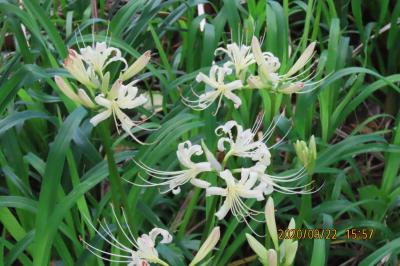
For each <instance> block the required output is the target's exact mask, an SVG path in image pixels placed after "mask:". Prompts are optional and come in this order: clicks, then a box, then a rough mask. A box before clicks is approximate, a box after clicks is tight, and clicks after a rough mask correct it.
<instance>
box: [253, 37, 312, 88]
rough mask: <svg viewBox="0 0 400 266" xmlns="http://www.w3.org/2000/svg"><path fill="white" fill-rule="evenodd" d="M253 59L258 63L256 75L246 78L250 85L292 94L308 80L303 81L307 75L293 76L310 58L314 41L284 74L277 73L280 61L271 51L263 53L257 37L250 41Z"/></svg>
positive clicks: (306, 83)
mask: <svg viewBox="0 0 400 266" xmlns="http://www.w3.org/2000/svg"><path fill="white" fill-rule="evenodd" d="M251 47H252V51H253V55H254V59H255V61H256V62H257V65H258V76H254V75H252V76H250V77H249V78H248V80H247V82H248V84H249V85H250V87H253V88H257V89H271V90H272V91H275V92H280V93H285V94H292V93H297V92H299V91H301V90H302V89H303V88H304V87H305V86H306V85H311V83H309V82H304V80H306V79H307V78H308V77H306V78H304V79H302V80H300V79H299V77H300V76H301V75H302V74H304V73H300V74H299V75H298V76H293V75H294V74H296V73H297V72H298V71H299V70H301V69H302V68H303V67H304V66H305V65H306V64H307V63H308V62H309V61H310V60H311V58H312V56H313V54H314V49H315V42H313V43H311V44H310V45H309V46H308V47H307V48H306V49H305V51H304V52H303V54H302V55H301V56H300V57H299V59H298V60H297V61H296V63H295V64H294V65H293V66H292V67H291V68H290V69H289V71H288V72H287V73H286V74H284V75H279V74H278V73H277V71H278V69H279V68H280V62H279V59H278V58H277V57H275V56H274V55H273V54H272V53H263V52H262V51H261V46H260V42H259V41H258V39H257V37H253V39H252V43H251Z"/></svg>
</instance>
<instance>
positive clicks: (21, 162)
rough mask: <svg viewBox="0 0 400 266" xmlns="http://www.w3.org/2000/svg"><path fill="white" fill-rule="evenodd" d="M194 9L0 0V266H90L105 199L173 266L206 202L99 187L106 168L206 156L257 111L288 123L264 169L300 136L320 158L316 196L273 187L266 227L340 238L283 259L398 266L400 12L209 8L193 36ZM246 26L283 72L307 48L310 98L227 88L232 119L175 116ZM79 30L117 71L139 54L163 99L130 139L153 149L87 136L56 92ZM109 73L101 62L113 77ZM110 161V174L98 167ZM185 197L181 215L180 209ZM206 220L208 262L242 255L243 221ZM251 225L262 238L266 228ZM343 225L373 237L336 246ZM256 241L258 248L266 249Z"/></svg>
mask: <svg viewBox="0 0 400 266" xmlns="http://www.w3.org/2000/svg"><path fill="white" fill-rule="evenodd" d="M204 2H205V1H195V0H193V1H157V0H149V1H144V0H143V1H141V0H137V1H128V2H127V3H126V4H124V5H122V7H119V6H120V5H119V4H121V3H122V1H114V2H113V4H109V3H108V1H104V0H99V1H97V4H98V16H97V17H96V18H93V16H92V12H91V10H92V9H91V3H90V1H66V0H60V1H51V0H46V1H39V0H24V1H21V3H20V4H18V3H17V1H12V0H10V1H6V0H0V17H1V22H0V47H2V48H1V54H2V56H1V58H0V59H1V61H0V114H1V120H0V143H1V146H0V165H1V179H0V195H1V196H0V222H1V224H2V227H1V228H0V233H1V236H0V265H32V264H33V265H37V266H40V265H49V263H50V261H52V262H57V263H60V264H62V265H102V264H103V262H101V261H100V260H97V259H96V258H95V257H94V256H93V255H92V254H90V253H89V252H88V251H87V250H85V249H84V247H83V245H82V243H81V242H80V241H79V236H86V238H87V239H91V240H90V241H91V243H96V245H98V246H101V245H102V243H101V241H100V240H101V239H100V238H98V237H97V238H96V237H95V234H94V232H93V229H91V228H90V227H89V226H88V222H89V221H90V222H93V223H94V224H96V219H98V218H102V217H111V213H110V208H109V203H110V201H111V199H112V197H116V198H117V200H121V201H122V202H124V203H125V204H126V205H127V206H125V208H126V209H127V211H128V212H129V213H130V216H131V217H130V218H131V219H130V223H132V224H130V226H131V227H132V228H133V230H135V231H136V232H148V231H149V230H150V229H151V228H153V227H154V226H158V227H162V228H168V229H169V230H170V232H172V233H173V234H174V236H175V239H174V242H173V244H172V245H169V246H162V247H161V248H160V250H159V252H160V254H161V256H163V257H164V258H165V260H166V261H168V262H169V263H170V264H171V265H177V266H179V265H185V261H186V262H187V261H190V259H191V258H192V257H193V255H192V254H193V250H196V249H197V248H198V246H199V244H200V241H199V240H200V239H202V240H204V239H205V238H206V237H207V235H208V233H209V232H210V230H211V229H212V227H213V226H214V225H215V224H216V220H215V216H214V213H213V211H212V210H213V209H214V208H215V204H217V201H216V200H215V199H212V198H207V199H205V195H204V191H201V190H198V189H192V187H190V186H186V187H185V189H184V190H183V193H181V194H180V195H179V196H172V195H161V194H160V193H159V191H158V190H157V189H143V188H138V187H133V186H131V185H129V184H128V183H126V182H120V184H119V185H120V186H122V189H123V190H124V192H125V196H126V197H124V196H123V194H119V193H117V192H115V191H113V190H112V189H110V188H109V181H108V180H109V179H108V176H118V173H119V175H120V176H121V177H122V178H125V179H128V180H135V178H136V177H137V173H138V171H139V169H138V167H137V166H136V165H135V163H134V162H133V161H132V160H131V158H132V157H135V158H141V160H142V161H144V162H146V164H148V165H150V166H157V168H159V169H166V170H167V169H174V167H175V166H177V165H178V162H177V160H176V156H175V151H176V147H177V145H178V143H180V142H182V141H184V140H187V139H191V140H192V141H194V142H196V141H199V140H200V138H204V139H205V141H206V143H207V146H208V147H210V148H211V149H212V151H213V152H215V151H216V136H215V134H214V129H215V127H216V126H217V125H219V124H221V123H223V122H226V121H228V120H231V119H235V120H237V121H239V122H240V123H242V124H243V125H244V126H246V127H250V126H251V125H252V123H253V122H254V120H255V117H256V116H257V113H258V112H259V111H261V110H264V112H265V119H264V120H265V121H264V122H265V125H268V124H269V123H270V122H271V121H272V119H273V117H275V116H276V115H278V114H279V113H280V112H281V111H282V110H283V109H285V114H286V117H287V120H285V121H283V122H282V123H280V124H279V125H278V130H277V135H280V136H282V135H283V134H284V132H286V130H288V128H289V124H292V129H291V131H290V134H289V135H288V137H287V140H286V141H285V143H284V145H282V146H279V147H278V148H277V149H275V150H274V151H273V163H272V167H271V172H285V171H286V170H290V169H293V168H295V167H296V166H298V162H297V160H296V158H295V153H294V150H293V145H292V143H293V142H294V141H295V140H297V139H304V140H308V139H309V137H310V136H311V135H312V134H314V135H315V136H316V138H317V147H318V159H317V163H316V168H315V172H314V175H313V179H314V180H315V181H316V183H317V184H324V186H323V188H322V189H321V190H320V191H319V192H318V193H314V194H312V195H304V196H299V195H290V196H289V195H282V194H279V193H274V194H273V197H274V200H275V204H276V209H277V214H276V216H277V223H278V228H279V225H281V228H284V226H286V225H287V224H288V222H289V219H290V217H292V216H293V217H295V219H296V224H297V225H298V226H303V228H319V227H322V226H324V227H328V228H332V227H333V228H336V229H337V230H338V236H339V237H338V239H337V240H334V241H330V240H324V239H321V240H300V243H299V244H300V245H299V251H298V253H297V258H296V265H339V264H340V263H343V262H346V261H347V262H351V263H355V264H359V265H375V264H376V263H378V262H379V261H381V260H382V259H383V258H384V257H385V256H389V257H388V263H389V265H395V264H397V263H398V260H397V257H398V254H399V253H400V230H399V228H400V224H399V217H400V212H399V202H400V201H399V200H400V188H399V183H400V179H399V166H400V157H399V152H400V146H399V144H400V128H399V124H400V116H399V99H400V97H399V96H400V95H399V92H400V90H399V81H400V74H399V72H400V71H399V70H400V69H399V52H400V46H399V43H400V33H399V27H398V22H399V14H400V2H399V1H389V0H382V1H378V0H376V1H361V0H352V1H350V0H348V1H346V0H341V1H333V0H323V1H317V0H308V1H288V0H284V1H283V2H282V1H279V2H278V1H254V0H247V1H240V2H239V1H233V0H232V1H230V0H225V1H213V2H209V3H208V5H207V14H206V15H205V17H206V18H207V24H206V26H205V30H204V32H200V30H199V24H200V21H201V19H202V18H203V17H198V16H197V9H196V5H197V4H198V3H204ZM241 2H246V3H241ZM250 16H251V17H253V18H254V20H255V25H256V27H255V31H254V32H255V35H257V36H262V35H264V34H265V41H264V43H263V48H264V50H266V51H271V52H273V53H274V54H275V55H277V56H278V57H279V58H280V60H281V62H282V70H287V69H288V68H289V67H288V66H290V64H291V63H293V61H294V60H295V58H296V57H298V56H299V54H300V53H301V51H302V50H303V49H304V48H305V47H306V46H307V45H308V43H309V42H311V41H314V40H316V41H317V42H318V44H317V47H318V56H319V62H318V67H319V68H320V69H323V73H324V75H327V74H329V73H331V75H330V76H329V77H328V78H327V79H326V80H325V81H324V82H323V83H322V84H321V86H320V87H319V88H318V89H316V90H314V91H313V92H311V93H308V94H301V95H297V96H292V97H290V96H288V95H284V96H282V95H277V94H271V93H268V92H266V91H260V92H258V91H245V92H241V94H240V96H241V98H242V99H243V105H242V106H241V107H240V109H239V110H235V109H234V108H233V106H231V105H229V104H228V105H226V108H224V109H223V110H222V111H221V112H219V113H218V115H217V116H212V115H211V113H212V111H213V110H210V109H209V110H207V111H204V112H196V111H193V110H190V109H188V108H187V107H186V106H185V105H183V104H182V102H181V101H180V97H181V94H183V95H190V93H191V92H190V88H191V87H194V88H195V89H200V86H197V85H196V83H195V81H194V78H195V76H196V74H197V73H198V72H199V71H203V72H206V71H208V68H209V66H210V65H211V63H212V61H213V59H214V50H215V49H216V48H217V47H219V46H221V45H225V44H227V43H229V42H230V40H231V39H232V40H234V41H239V38H240V35H242V34H243V31H244V30H245V29H246V21H247V19H248V18H249V17H250ZM93 25H95V28H96V32H97V34H96V35H95V41H101V40H104V39H105V36H106V32H107V28H109V29H108V34H109V36H110V37H111V45H112V46H115V47H118V48H119V49H121V51H123V53H124V56H125V58H127V59H129V60H128V62H129V63H131V62H133V61H134V59H135V58H137V56H138V55H139V54H140V53H143V52H144V51H146V50H148V49H151V50H152V52H153V54H154V56H153V59H152V61H151V66H149V67H148V69H147V70H146V72H145V73H143V74H142V75H141V76H140V78H146V77H148V76H149V75H150V74H151V75H152V78H151V79H146V80H145V81H144V83H143V84H144V86H142V87H144V88H145V89H146V90H148V91H160V92H161V93H162V95H163V98H164V104H163V110H162V112H161V113H159V114H158V115H156V116H153V117H152V118H151V122H153V123H155V124H159V125H161V126H162V127H161V128H160V129H159V130H157V131H155V132H153V133H151V134H150V135H148V136H147V135H143V133H138V135H139V136H142V137H143V138H146V139H147V141H149V142H151V141H155V140H158V142H156V144H154V145H149V146H141V145H138V144H137V143H135V142H133V141H132V140H131V139H130V138H129V137H119V136H118V135H117V133H116V132H115V129H114V127H113V126H112V125H111V124H110V125H102V127H100V128H99V129H97V128H96V129H95V130H92V127H91V126H90V124H89V122H88V120H89V118H90V116H91V115H90V114H89V113H88V112H89V111H87V110H84V109H83V108H82V107H77V106H76V104H75V103H74V102H72V101H71V100H69V99H68V98H67V97H66V96H64V95H63V94H62V93H61V92H60V91H59V89H58V87H57V86H56V84H55V82H54V80H53V77H54V75H60V76H64V77H68V74H67V72H66V71H65V70H64V69H62V67H61V64H62V61H63V59H64V58H65V57H66V55H67V48H69V47H72V48H75V49H76V48H77V45H76V44H77V42H81V39H83V40H84V41H85V42H86V44H91V42H92V26H93ZM78 29H80V32H79V31H78ZM77 36H78V38H77ZM289 46H290V47H291V51H292V56H290V57H289V54H288V51H289ZM356 47H358V49H356ZM119 67H120V66H118V65H115V66H113V69H112V71H111V73H112V75H117V74H118V72H117V71H118V69H119ZM322 77H323V75H321V76H318V77H317V80H318V79H321V78H322ZM214 108H215V107H214ZM142 111H143V112H144V110H142ZM101 132H106V133H105V134H103V135H102V134H101ZM108 132H109V133H108ZM107 133H108V135H109V136H107ZM141 134H142V135H141ZM102 136H103V137H104V136H106V141H105V142H104V139H103V144H102V142H101V138H102ZM104 143H106V145H104ZM107 143H108V144H107ZM105 152H107V155H108V156H105ZM112 154H114V160H113V158H112V157H110V155H112ZM107 159H108V160H109V161H108V162H107ZM110 161H111V162H110ZM114 161H115V162H116V163H117V164H116V165H117V168H112V167H111V166H112V165H114V166H115V164H113V162H114ZM210 178H213V177H210ZM114 180H115V182H117V183H118V181H121V180H120V179H118V178H117V179H114ZM111 182H113V181H112V180H111ZM183 202H186V203H187V204H188V205H187V208H181V206H182V203H183ZM257 204H258V203H257ZM185 206H186V205H185ZM259 208H262V206H261V205H260V206H259ZM84 216H85V217H88V220H89V221H87V220H85V219H84V218H83V217H84ZM220 225H221V229H222V237H221V240H220V242H219V244H218V246H217V247H218V250H216V251H215V252H214V253H213V260H212V261H213V262H212V263H211V262H210V263H211V264H212V265H228V264H229V263H232V262H234V261H236V262H235V263H237V262H238V260H239V259H242V258H248V257H250V256H252V255H253V252H252V251H251V249H250V248H249V246H248V244H247V242H246V238H245V233H249V232H250V231H249V229H248V227H246V225H244V224H239V223H238V222H237V221H236V220H235V218H233V217H231V218H229V219H226V220H225V221H224V222H222V223H221V224H220ZM253 226H254V227H256V228H257V231H260V232H263V231H265V225H264V224H256V223H255V224H253ZM350 228H373V229H374V230H375V231H376V234H375V235H374V237H373V238H372V239H370V240H349V239H345V238H344V236H345V230H346V229H350ZM265 245H266V246H267V247H271V245H272V243H270V242H269V241H268V240H266V241H265ZM248 264H249V265H258V262H257V261H256V260H252V262H248ZM231 265H240V264H231Z"/></svg>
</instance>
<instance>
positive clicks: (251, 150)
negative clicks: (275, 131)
mask: <svg viewBox="0 0 400 266" xmlns="http://www.w3.org/2000/svg"><path fill="white" fill-rule="evenodd" d="M261 121H262V120H260V121H257V122H256V124H255V126H254V127H253V128H252V129H246V130H243V127H242V126H241V125H239V124H238V123H237V122H236V121H234V120H231V121H228V122H226V123H225V125H222V126H219V127H217V129H216V130H215V133H216V134H217V135H218V136H222V135H225V136H226V137H221V138H220V139H219V140H218V150H219V151H225V145H224V144H225V143H226V142H227V143H229V154H230V155H234V156H238V157H243V158H251V159H252V160H253V161H261V160H262V161H264V163H265V164H266V165H269V164H270V158H271V153H270V152H269V150H268V148H267V145H266V144H265V143H264V142H263V140H264V139H261V140H255V136H256V134H257V132H258V130H259V128H260V126H261ZM234 128H236V134H234V132H233V131H234V130H233V129H234ZM234 135H236V136H234Z"/></svg>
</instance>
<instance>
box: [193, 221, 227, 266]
mask: <svg viewBox="0 0 400 266" xmlns="http://www.w3.org/2000/svg"><path fill="white" fill-rule="evenodd" d="M220 235H221V233H220V230H219V227H218V226H217V227H215V228H214V229H213V230H212V231H211V233H210V235H209V236H208V237H207V239H206V241H204V243H203V245H201V247H200V249H199V251H198V252H197V254H196V256H195V257H194V258H193V260H192V262H191V263H190V264H189V266H195V265H197V264H198V263H199V262H200V261H201V260H202V259H204V258H205V257H206V256H207V254H208V253H210V252H211V250H212V249H213V248H214V247H215V245H216V244H217V243H218V241H219V238H220Z"/></svg>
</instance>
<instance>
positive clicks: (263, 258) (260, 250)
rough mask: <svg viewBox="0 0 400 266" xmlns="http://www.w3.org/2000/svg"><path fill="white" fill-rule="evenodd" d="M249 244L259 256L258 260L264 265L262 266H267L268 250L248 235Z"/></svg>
mask: <svg viewBox="0 0 400 266" xmlns="http://www.w3.org/2000/svg"><path fill="white" fill-rule="evenodd" d="M246 238H247V242H249V245H250V247H251V249H252V250H253V251H254V252H255V253H256V254H257V256H258V259H259V260H260V262H261V263H262V265H264V266H267V265H269V264H268V251H267V249H266V248H265V247H264V246H263V245H262V244H261V243H260V242H258V241H257V239H255V238H254V237H253V236H252V235H250V234H246Z"/></svg>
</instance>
